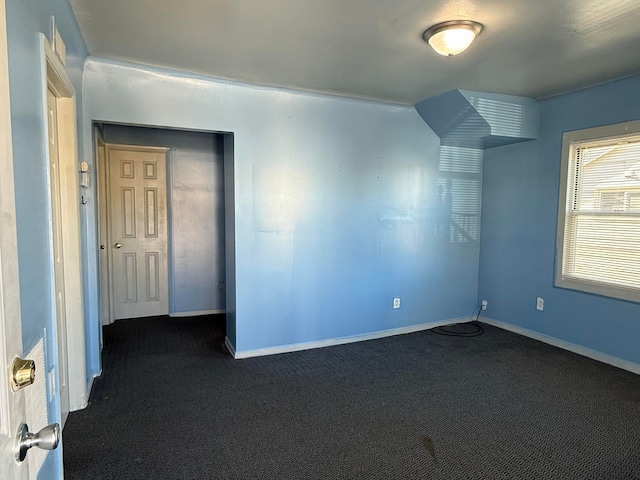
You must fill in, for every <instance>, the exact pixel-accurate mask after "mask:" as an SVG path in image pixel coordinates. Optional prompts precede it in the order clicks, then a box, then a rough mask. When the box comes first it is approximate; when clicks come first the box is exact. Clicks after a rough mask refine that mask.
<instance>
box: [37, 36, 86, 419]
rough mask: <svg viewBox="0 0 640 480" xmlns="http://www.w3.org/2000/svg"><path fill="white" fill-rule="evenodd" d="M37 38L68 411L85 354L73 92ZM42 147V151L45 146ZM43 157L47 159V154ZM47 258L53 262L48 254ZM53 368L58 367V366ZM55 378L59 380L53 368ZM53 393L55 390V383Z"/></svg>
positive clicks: (82, 385)
mask: <svg viewBox="0 0 640 480" xmlns="http://www.w3.org/2000/svg"><path fill="white" fill-rule="evenodd" d="M40 36H41V45H42V65H43V69H44V71H45V72H46V84H45V85H44V90H43V92H42V95H43V99H42V103H43V110H44V111H45V112H46V111H47V90H51V92H52V93H53V94H54V96H55V97H56V104H57V118H56V120H57V125H58V152H59V157H60V160H59V162H60V166H59V169H60V170H59V173H60V199H59V200H60V206H61V218H60V221H61V224H62V226H63V235H62V238H61V240H62V249H63V251H64V252H65V255H64V260H63V268H64V272H65V279H64V290H65V319H66V329H65V330H66V334H65V335H66V338H65V339H64V341H62V340H61V339H58V342H57V343H58V345H57V347H58V348H61V347H62V348H63V345H64V344H65V343H66V348H67V359H68V376H67V378H68V388H69V409H70V411H75V410H80V409H82V408H85V407H86V406H87V403H88V400H89V392H88V388H87V375H86V355H85V319H84V295H83V292H84V289H83V282H82V242H81V233H80V192H79V189H80V186H79V175H80V173H79V169H80V166H79V164H78V133H77V122H76V92H75V88H74V87H73V84H72V83H71V79H70V78H69V75H68V73H67V70H66V68H65V66H64V65H63V64H62V62H61V61H60V59H59V58H58V56H57V55H56V54H55V52H54V51H53V48H52V47H51V44H50V43H49V41H48V40H47V38H46V37H45V36H44V35H43V34H40ZM45 118H47V115H45ZM45 122H46V120H45ZM44 127H45V128H44V131H45V132H46V131H48V125H44ZM46 143H47V147H48V142H46ZM47 158H49V152H48V151H47ZM51 243H53V242H51ZM52 255H53V252H52ZM51 258H52V264H53V256H52V257H51ZM51 291H52V298H54V296H55V286H54V285H52V287H51ZM54 302H55V300H54ZM52 311H54V312H55V303H54V304H53V305H52ZM56 322H57V320H56ZM56 325H57V323H56ZM61 330H62V329H61ZM58 368H60V364H59V362H58ZM56 376H57V380H58V381H59V380H60V372H59V370H58V371H57V375H56ZM57 389H59V385H58V386H57ZM62 413H63V415H62V418H61V421H62V422H64V420H65V419H66V415H65V412H62Z"/></svg>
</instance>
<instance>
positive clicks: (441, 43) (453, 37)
mask: <svg viewBox="0 0 640 480" xmlns="http://www.w3.org/2000/svg"><path fill="white" fill-rule="evenodd" d="M481 31H482V25H481V24H480V23H478V22H472V21H471V20H450V21H448V22H442V23H438V24H436V25H433V26H432V27H429V28H428V29H427V31H426V32H424V35H422V38H424V40H425V42H427V43H429V45H431V47H432V48H433V49H434V50H435V51H436V52H437V53H439V54H440V55H444V56H446V57H452V56H454V55H458V54H459V53H462V52H464V51H465V50H466V49H467V48H468V47H469V45H471V42H473V40H474V39H475V38H476V36H478V34H479V33H480V32H481Z"/></svg>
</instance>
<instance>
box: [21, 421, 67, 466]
mask: <svg viewBox="0 0 640 480" xmlns="http://www.w3.org/2000/svg"><path fill="white" fill-rule="evenodd" d="M59 441H60V425H58V424H57V423H52V424H51V425H47V426H46V427H44V428H43V429H42V430H40V431H39V432H38V433H29V426H28V425H27V424H26V423H23V424H22V426H21V427H20V428H19V429H18V434H17V435H16V446H15V454H16V460H17V461H18V462H22V461H23V460H24V459H25V457H26V456H27V451H28V450H29V449H30V448H31V447H38V448H42V449H43V450H53V449H54V448H56V447H57V446H58V442H59Z"/></svg>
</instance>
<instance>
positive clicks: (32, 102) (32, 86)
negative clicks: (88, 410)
mask: <svg viewBox="0 0 640 480" xmlns="http://www.w3.org/2000/svg"><path fill="white" fill-rule="evenodd" d="M6 7H7V36H8V44H9V82H10V88H11V121H12V128H13V131H12V134H13V155H14V171H15V189H16V219H17V228H18V261H19V269H20V290H21V292H22V295H21V310H22V338H23V348H24V350H25V351H29V350H30V349H31V348H32V347H33V346H34V345H35V343H36V342H37V341H38V339H39V338H40V337H42V336H43V335H44V332H45V329H46V336H45V352H46V359H45V361H46V364H47V365H46V369H47V372H48V371H49V370H50V369H51V368H52V367H53V365H55V364H57V346H56V340H55V331H56V327H55V323H54V318H53V316H54V313H53V312H54V305H55V301H54V298H53V292H52V288H53V287H52V283H53V271H52V268H51V267H52V258H51V256H52V246H51V232H50V223H51V222H50V216H51V206H50V191H49V176H48V175H49V163H48V159H47V156H46V153H45V152H46V148H47V134H46V130H45V121H46V115H45V112H46V97H45V91H46V90H45V89H46V80H45V78H46V77H45V72H44V71H43V57H42V46H41V45H42V41H41V37H40V36H39V35H38V32H42V33H44V34H46V35H47V37H48V38H49V40H51V37H50V34H49V32H50V26H49V22H50V16H51V15H55V17H56V23H57V27H58V30H59V31H60V33H61V35H62V37H63V39H64V41H65V43H66V47H67V71H68V73H69V76H70V77H71V81H72V82H73V84H74V87H75V89H76V95H77V107H78V120H79V122H80V123H81V119H82V100H81V98H82V67H83V62H84V58H85V57H86V55H87V49H86V47H85V44H84V41H83V39H82V35H81V34H80V30H79V28H78V26H77V23H76V19H75V16H74V15H73V12H72V11H71V7H70V6H69V3H68V2H67V1H66V0H48V1H42V0H7V2H6ZM79 140H80V142H81V141H82V138H80V139H79ZM80 148H82V146H80ZM49 401H50V403H49V421H51V422H59V421H60V414H59V405H58V401H57V397H56V398H55V399H54V401H53V402H51V399H49ZM61 455H62V452H61V449H58V450H55V451H53V452H52V453H51V454H49V456H48V460H47V462H46V464H45V466H44V467H43V470H42V472H41V478H57V476H58V473H59V472H60V471H61V468H62V462H61V459H62V456H61Z"/></svg>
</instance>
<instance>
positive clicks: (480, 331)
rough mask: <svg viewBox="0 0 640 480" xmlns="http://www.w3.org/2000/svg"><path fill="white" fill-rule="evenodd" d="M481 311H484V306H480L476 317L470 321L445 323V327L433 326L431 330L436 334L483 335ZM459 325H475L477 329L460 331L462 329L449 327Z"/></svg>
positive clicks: (454, 335)
mask: <svg viewBox="0 0 640 480" xmlns="http://www.w3.org/2000/svg"><path fill="white" fill-rule="evenodd" d="M481 311H482V307H480V308H479V309H478V313H477V314H476V318H475V319H473V320H471V321H470V322H465V323H452V324H451V325H445V326H443V327H435V328H432V329H431V331H432V332H433V333H435V334H438V335H447V336H449V337H477V336H479V335H482V334H483V333H484V328H482V325H480V323H478V318H480V312H481ZM459 325H473V326H475V327H476V328H475V330H472V331H470V332H460V331H453V330H448V328H450V327H457V326H459Z"/></svg>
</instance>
